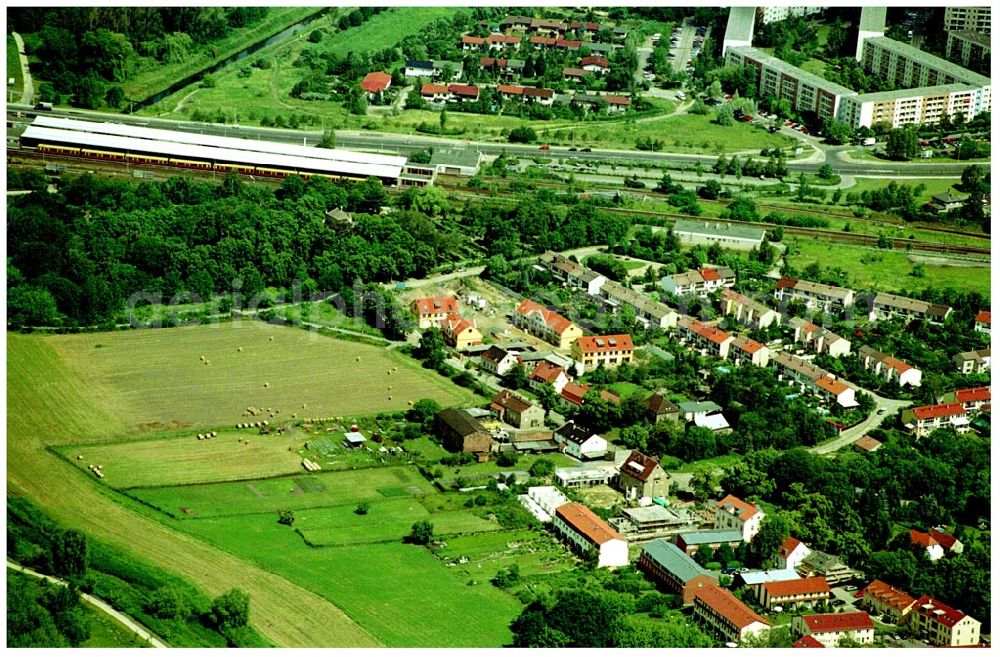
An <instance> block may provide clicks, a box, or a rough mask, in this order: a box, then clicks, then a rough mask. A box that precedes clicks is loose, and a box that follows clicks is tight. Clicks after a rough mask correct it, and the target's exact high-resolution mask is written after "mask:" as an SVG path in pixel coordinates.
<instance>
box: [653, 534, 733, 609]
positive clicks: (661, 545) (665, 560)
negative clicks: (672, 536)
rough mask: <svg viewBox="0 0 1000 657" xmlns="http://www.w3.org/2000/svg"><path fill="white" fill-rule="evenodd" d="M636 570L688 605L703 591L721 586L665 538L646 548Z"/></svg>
mask: <svg viewBox="0 0 1000 657" xmlns="http://www.w3.org/2000/svg"><path fill="white" fill-rule="evenodd" d="M636 567H637V568H638V569H639V570H641V571H642V572H644V573H645V574H646V575H647V576H648V577H649V578H650V579H652V580H653V581H654V582H656V583H657V584H659V585H660V586H662V587H663V588H664V589H666V590H667V591H669V592H670V593H675V594H677V595H680V596H681V598H682V599H683V600H684V604H686V605H689V604H692V603H693V602H694V596H695V593H697V592H698V590H699V589H701V588H703V587H706V586H715V585H716V584H717V583H718V582H717V581H716V579H715V578H714V577H712V575H711V573H709V572H708V571H707V570H705V569H704V568H702V567H701V566H699V565H698V564H697V563H695V561H694V559H692V558H691V557H689V556H688V555H687V554H685V553H684V551H683V550H681V549H680V548H679V547H677V546H676V545H674V544H673V543H669V542H667V541H665V540H664V539H662V538H658V539H656V540H654V541H650V542H649V543H646V545H645V546H643V548H642V553H641V554H640V555H639V560H638V561H637V562H636Z"/></svg>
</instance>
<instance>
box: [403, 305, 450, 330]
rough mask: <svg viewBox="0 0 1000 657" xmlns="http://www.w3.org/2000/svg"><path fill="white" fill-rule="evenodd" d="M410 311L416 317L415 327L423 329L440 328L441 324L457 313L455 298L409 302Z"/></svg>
mask: <svg viewBox="0 0 1000 657" xmlns="http://www.w3.org/2000/svg"><path fill="white" fill-rule="evenodd" d="M410 310H411V311H413V314H414V315H416V316H417V326H418V327H419V328H422V329H425V328H430V327H432V326H440V325H441V322H442V321H443V320H445V319H447V318H448V317H449V316H451V315H454V314H456V313H457V312H458V301H457V300H456V299H455V297H426V298H423V299H414V300H413V301H412V302H410Z"/></svg>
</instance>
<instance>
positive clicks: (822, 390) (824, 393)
mask: <svg viewBox="0 0 1000 657" xmlns="http://www.w3.org/2000/svg"><path fill="white" fill-rule="evenodd" d="M815 384H816V394H818V395H819V396H820V397H821V398H822V399H823V401H824V402H825V403H826V404H828V405H829V404H833V403H837V404H839V405H840V406H842V407H844V408H852V407H854V406H857V405H858V403H857V402H856V401H855V399H854V388H852V387H850V386H849V385H847V384H846V383H844V382H843V381H836V380H834V379H829V378H826V377H823V378H820V379H816V381H815Z"/></svg>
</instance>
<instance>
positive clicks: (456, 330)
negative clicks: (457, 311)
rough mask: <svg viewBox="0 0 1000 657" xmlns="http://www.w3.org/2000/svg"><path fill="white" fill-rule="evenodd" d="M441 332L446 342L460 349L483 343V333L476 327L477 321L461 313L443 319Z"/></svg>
mask: <svg viewBox="0 0 1000 657" xmlns="http://www.w3.org/2000/svg"><path fill="white" fill-rule="evenodd" d="M441 333H442V335H443V336H444V341H445V343H446V344H448V345H449V346H451V347H454V348H455V349H459V350H461V349H465V348H467V347H473V346H475V345H479V344H482V343H483V334H482V333H480V332H479V329H477V328H476V323H475V322H472V321H469V320H467V319H465V318H464V317H461V316H460V315H450V316H448V317H447V318H445V319H443V320H442V321H441Z"/></svg>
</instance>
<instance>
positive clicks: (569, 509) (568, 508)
mask: <svg viewBox="0 0 1000 657" xmlns="http://www.w3.org/2000/svg"><path fill="white" fill-rule="evenodd" d="M552 527H553V529H555V531H556V533H557V534H559V535H560V536H563V537H564V538H565V539H566V540H568V541H569V542H570V544H571V545H572V546H573V549H574V550H575V551H576V552H578V553H580V554H582V555H584V556H588V557H589V556H591V555H595V554H596V556H597V567H598V568H614V567H617V566H627V565H628V541H626V540H625V537H624V536H622V535H621V534H619V533H618V532H616V531H615V530H614V529H612V528H611V527H610V526H608V523H606V522H604V520H602V519H601V518H600V517H598V516H597V515H596V514H595V513H594V512H593V511H591V510H590V509H588V508H587V507H585V506H584V505H582V504H577V503H576V502H570V503H568V504H563V505H562V506H561V507H559V508H557V509H556V513H555V516H554V517H553V518H552Z"/></svg>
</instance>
